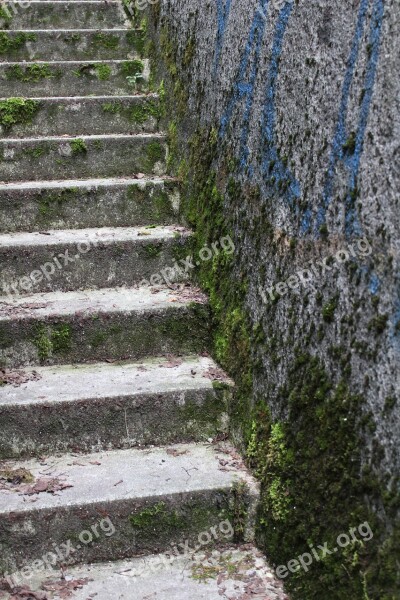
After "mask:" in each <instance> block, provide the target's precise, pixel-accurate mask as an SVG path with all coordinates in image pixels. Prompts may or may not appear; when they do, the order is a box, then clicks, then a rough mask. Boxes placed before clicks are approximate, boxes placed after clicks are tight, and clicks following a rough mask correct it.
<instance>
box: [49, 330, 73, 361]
mask: <svg viewBox="0 0 400 600" xmlns="http://www.w3.org/2000/svg"><path fill="white" fill-rule="evenodd" d="M71 331H72V330H71V327H70V325H65V324H61V325H56V326H55V327H54V329H53V331H52V334H51V342H52V345H53V352H54V353H55V354H63V353H64V352H68V351H69V350H70V349H71V345H72V333H71Z"/></svg>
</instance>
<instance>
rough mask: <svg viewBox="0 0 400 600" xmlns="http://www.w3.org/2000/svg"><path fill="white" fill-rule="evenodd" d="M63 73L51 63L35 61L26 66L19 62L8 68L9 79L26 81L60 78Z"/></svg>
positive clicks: (33, 81)
mask: <svg viewBox="0 0 400 600" xmlns="http://www.w3.org/2000/svg"><path fill="white" fill-rule="evenodd" d="M61 75H62V71H61V70H60V69H56V68H54V67H51V66H50V65H49V64H39V63H34V64H31V65H26V66H23V65H19V64H17V65H12V66H11V67H7V69H6V78H7V79H9V80H16V81H23V82H24V83H38V82H39V81H41V80H42V79H52V78H59V77H60V76H61Z"/></svg>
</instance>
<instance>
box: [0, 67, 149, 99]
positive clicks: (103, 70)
mask: <svg viewBox="0 0 400 600" xmlns="http://www.w3.org/2000/svg"><path fill="white" fill-rule="evenodd" d="M143 64H144V71H143V79H141V80H140V82H138V84H137V85H136V86H133V85H132V84H131V83H129V80H128V79H127V72H126V71H128V74H129V75H134V73H131V72H130V71H129V69H130V63H129V61H126V60H91V61H88V60H86V61H85V60H78V61H76V60H75V61H71V60H64V61H61V60H59V61H52V62H50V63H48V62H45V61H39V60H37V61H34V62H32V61H27V62H2V63H0V82H1V95H2V97H13V98H15V97H19V96H23V97H25V98H26V97H29V96H36V97H38V96H56V97H58V96H82V94H83V93H85V94H86V95H87V96H90V95H96V94H99V95H110V96H113V95H120V96H121V95H124V94H135V93H136V92H141V91H147V90H148V75H149V70H148V69H149V61H148V59H145V60H143ZM37 69H41V75H39V76H37V75H36V76H35V75H34V76H32V73H33V72H37Z"/></svg>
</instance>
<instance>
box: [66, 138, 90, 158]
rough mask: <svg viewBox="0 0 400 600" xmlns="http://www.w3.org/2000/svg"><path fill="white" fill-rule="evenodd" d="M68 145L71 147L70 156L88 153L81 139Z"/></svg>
mask: <svg viewBox="0 0 400 600" xmlns="http://www.w3.org/2000/svg"><path fill="white" fill-rule="evenodd" d="M69 145H70V146H71V150H72V154H86V153H87V151H88V148H87V145H86V142H85V141H84V140H83V139H82V138H76V139H75V140H71V141H70V143H69Z"/></svg>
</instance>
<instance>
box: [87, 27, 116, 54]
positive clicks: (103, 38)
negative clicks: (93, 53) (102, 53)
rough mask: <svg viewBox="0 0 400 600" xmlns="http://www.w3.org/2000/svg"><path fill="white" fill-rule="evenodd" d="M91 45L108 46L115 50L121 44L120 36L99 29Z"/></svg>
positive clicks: (96, 46)
mask: <svg viewBox="0 0 400 600" xmlns="http://www.w3.org/2000/svg"><path fill="white" fill-rule="evenodd" d="M91 45H92V46H93V47H94V48H108V49H109V50H115V49H116V48H118V46H119V36H118V35H113V34H112V33H104V32H103V31H98V32H97V33H95V34H94V36H93V39H92V43H91Z"/></svg>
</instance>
